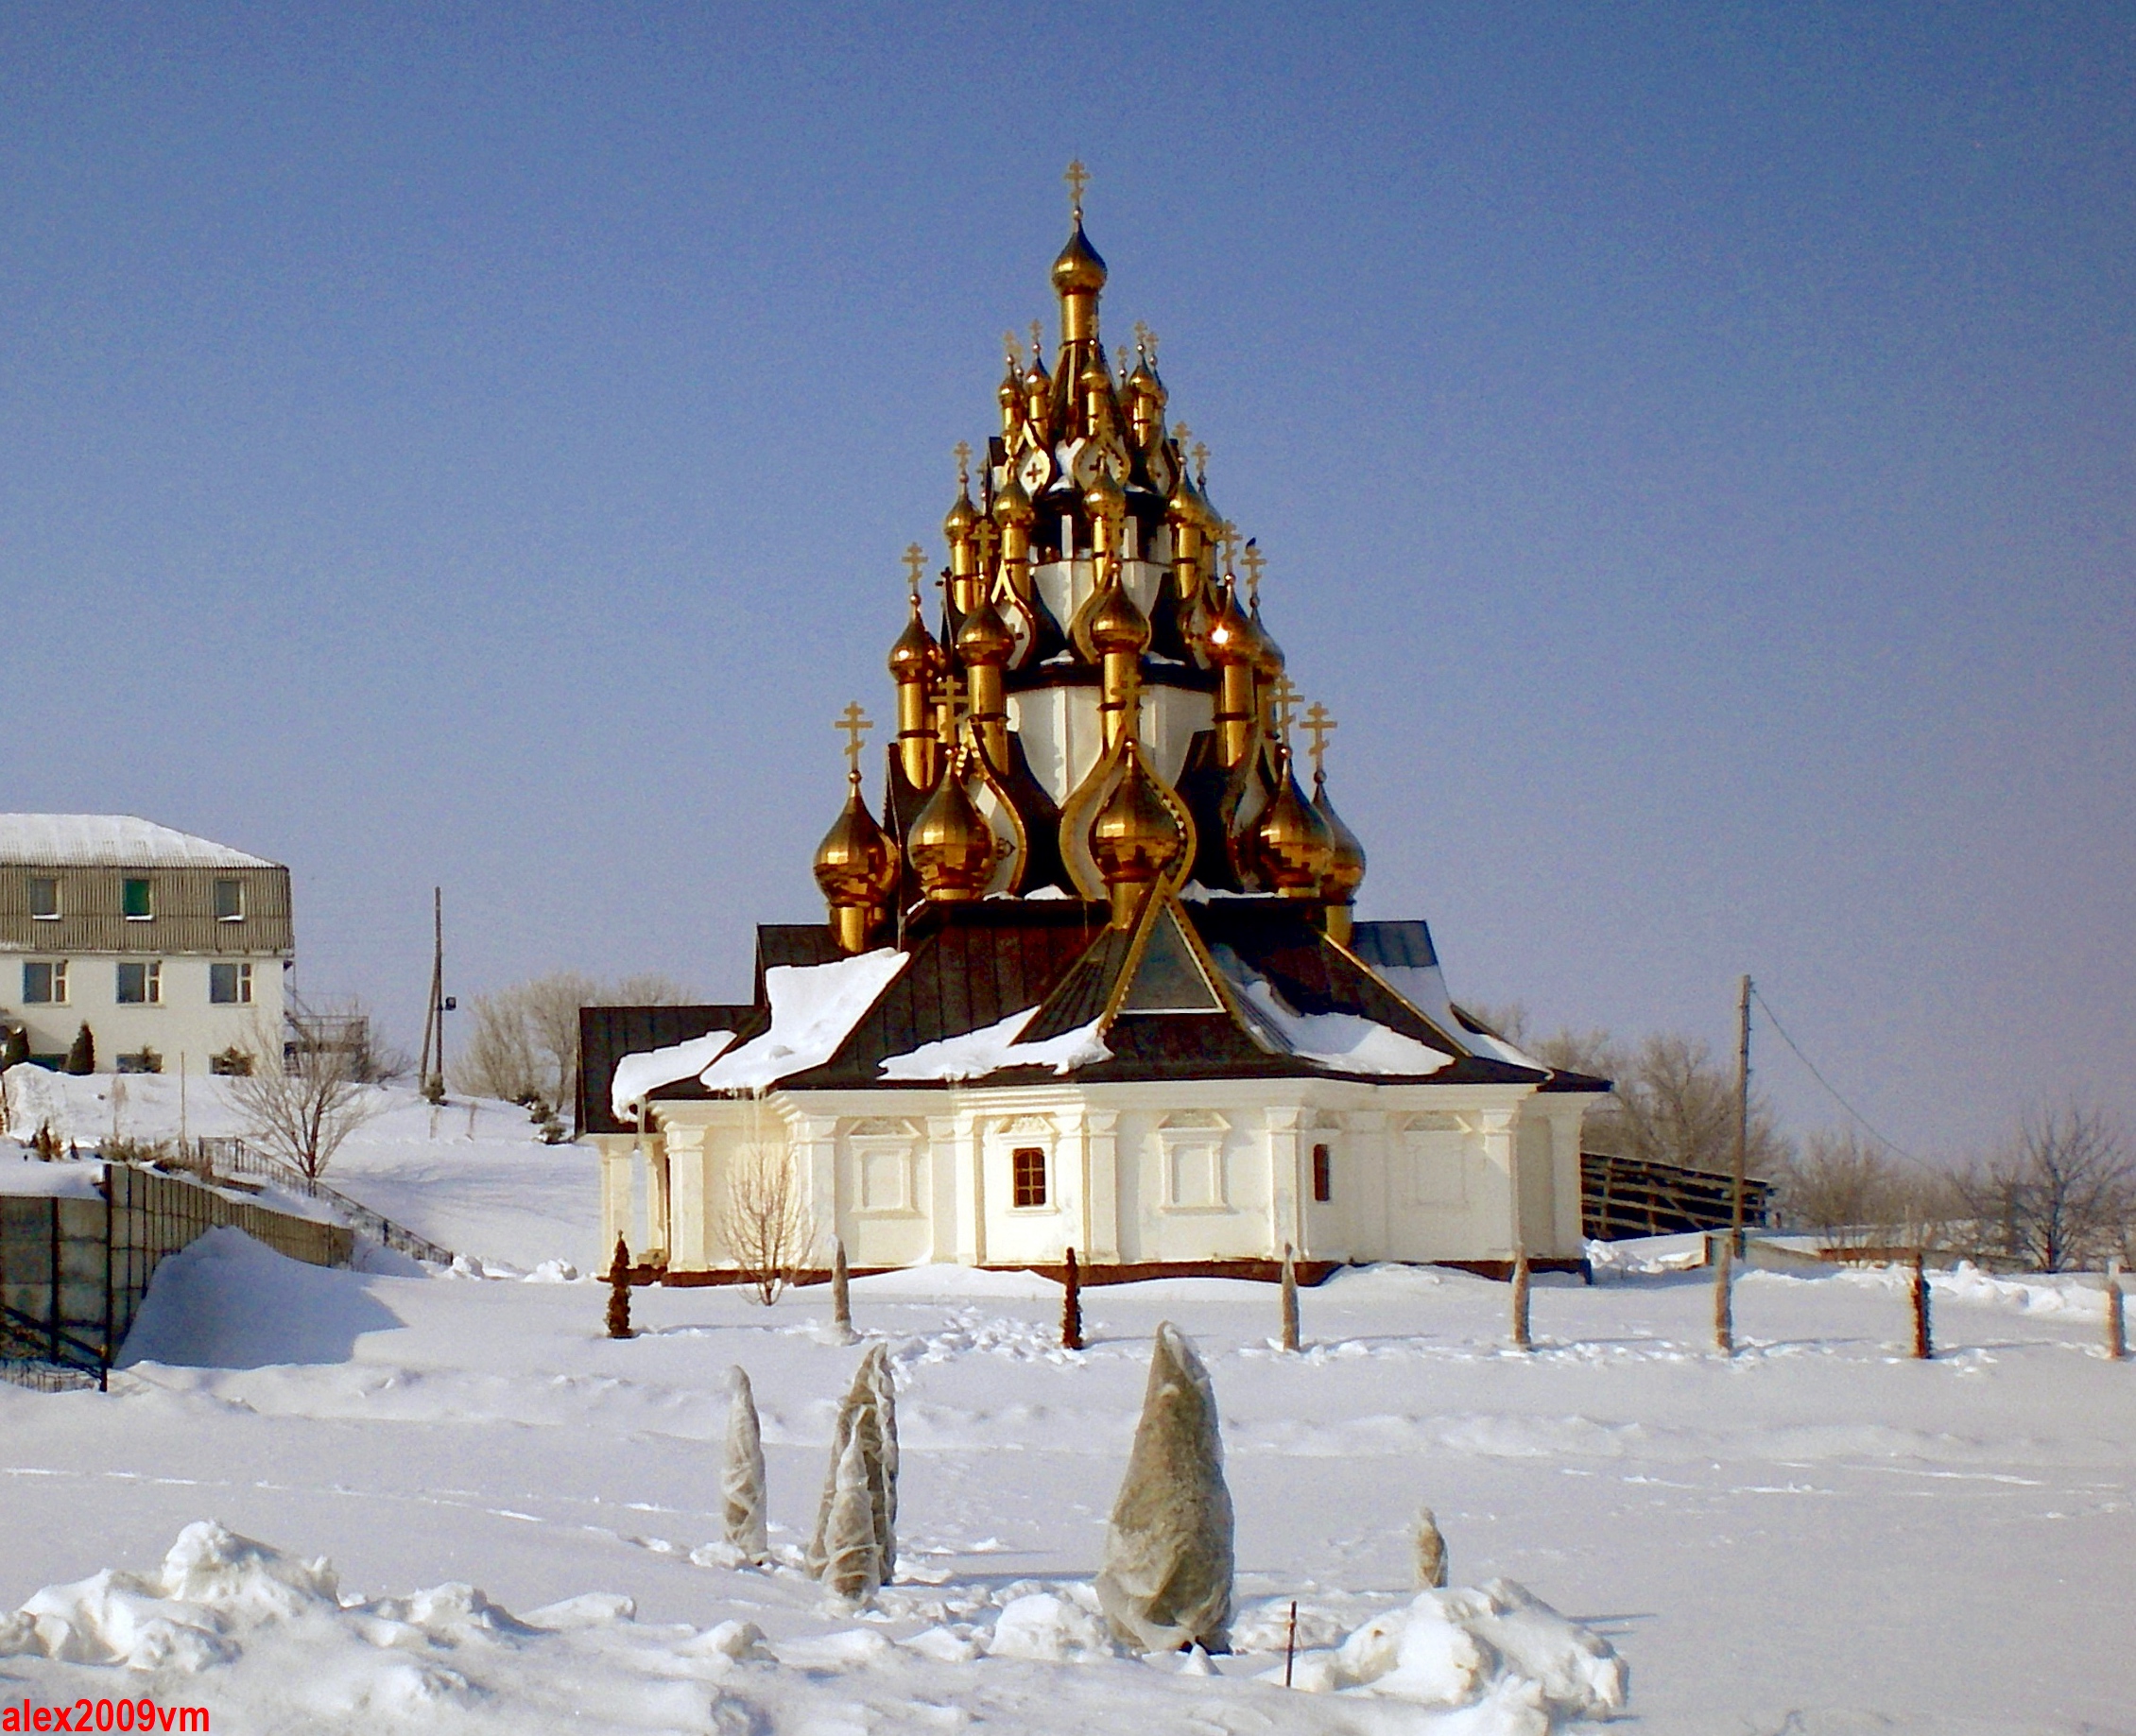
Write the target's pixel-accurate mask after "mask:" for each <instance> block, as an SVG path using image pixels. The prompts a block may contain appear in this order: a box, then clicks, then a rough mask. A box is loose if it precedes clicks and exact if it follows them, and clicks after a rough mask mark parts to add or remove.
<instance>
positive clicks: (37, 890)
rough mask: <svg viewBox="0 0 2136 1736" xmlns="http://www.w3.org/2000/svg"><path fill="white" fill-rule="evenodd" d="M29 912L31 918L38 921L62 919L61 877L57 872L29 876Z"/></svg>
mask: <svg viewBox="0 0 2136 1736" xmlns="http://www.w3.org/2000/svg"><path fill="white" fill-rule="evenodd" d="M29 914H30V918H31V920H33V921H38V922H57V921H58V920H60V877H59V876H58V875H57V874H32V875H31V876H30V877H29Z"/></svg>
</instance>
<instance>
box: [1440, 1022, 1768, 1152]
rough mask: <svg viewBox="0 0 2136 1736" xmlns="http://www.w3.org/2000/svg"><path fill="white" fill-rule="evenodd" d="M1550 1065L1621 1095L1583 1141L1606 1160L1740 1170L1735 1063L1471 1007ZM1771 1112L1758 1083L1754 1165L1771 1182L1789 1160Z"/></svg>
mask: <svg viewBox="0 0 2136 1736" xmlns="http://www.w3.org/2000/svg"><path fill="white" fill-rule="evenodd" d="M1472 1011H1473V1017H1474V1018H1475V1019H1476V1020H1477V1022H1478V1023H1481V1024H1483V1025H1485V1026H1487V1027H1488V1028H1490V1030H1493V1031H1497V1032H1499V1033H1501V1034H1503V1035H1504V1036H1505V1037H1506V1039H1507V1040H1508V1041H1510V1042H1513V1043H1515V1044H1517V1045H1519V1046H1520V1047H1521V1048H1522V1049H1524V1050H1525V1051H1526V1052H1527V1053H1528V1054H1530V1055H1532V1056H1534V1057H1535V1058H1536V1059H1537V1060H1539V1061H1541V1062H1542V1064H1543V1065H1544V1066H1546V1067H1555V1068H1559V1069H1561V1070H1563V1071H1565V1072H1569V1073H1585V1074H1593V1075H1594V1076H1595V1077H1597V1078H1603V1079H1609V1080H1611V1081H1612V1082H1613V1083H1614V1085H1615V1086H1616V1090H1615V1091H1613V1092H1612V1093H1611V1096H1610V1097H1608V1098H1607V1099H1605V1100H1604V1101H1603V1102H1601V1103H1598V1104H1596V1105H1595V1106H1594V1108H1593V1109H1590V1110H1589V1111H1588V1114H1587V1119H1586V1122H1585V1123H1584V1125H1583V1126H1582V1128H1581V1133H1580V1140H1581V1143H1582V1144H1583V1145H1584V1146H1585V1147H1586V1148H1587V1149H1588V1150H1589V1151H1593V1152H1596V1153H1599V1154H1602V1155H1604V1156H1608V1157H1615V1158H1636V1159H1639V1160H1642V1161H1644V1162H1648V1163H1673V1164H1676V1165H1678V1166H1680V1167H1681V1168H1684V1169H1697V1170H1706V1171H1709V1172H1711V1173H1713V1174H1715V1175H1726V1174H1727V1173H1729V1172H1730V1171H1731V1170H1732V1169H1733V1168H1734V1166H1735V1066H1734V1063H1733V1062H1732V1061H1724V1060H1719V1059H1716V1058H1715V1057H1714V1053H1713V1051H1712V1050H1711V1049H1710V1048H1708V1047H1707V1045H1706V1044H1705V1043H1703V1042H1700V1041H1697V1040H1696V1039H1693V1038H1689V1037H1681V1036H1676V1035H1673V1034H1669V1033H1662V1034H1661V1035H1658V1036H1652V1037H1647V1038H1644V1039H1642V1040H1640V1042H1639V1043H1638V1044H1637V1045H1636V1046H1628V1045H1626V1044H1625V1043H1623V1042H1621V1041H1619V1040H1617V1039H1616V1038H1614V1037H1612V1036H1611V1034H1610V1033H1609V1032H1608V1031H1602V1030H1593V1031H1574V1030H1569V1029H1568V1030H1559V1031H1557V1032H1555V1033H1553V1034H1551V1035H1550V1036H1547V1037H1546V1036H1543V1035H1542V1033H1541V1032H1539V1031H1536V1030H1534V1029H1533V1028H1532V1027H1531V1026H1530V1024H1529V1021H1528V1018H1527V1013H1526V1010H1525V1009H1524V1008H1523V1007H1521V1006H1508V1007H1500V1008H1487V1007H1477V1008H1473V1009H1472ZM1789 1150H1790V1148H1789V1145H1788V1142H1787V1141H1786V1139H1785V1138H1784V1137H1783V1135H1782V1133H1781V1131H1780V1128H1779V1126H1778V1124H1777V1122H1776V1121H1775V1120H1774V1117H1773V1113H1772V1109H1771V1106H1770V1105H1768V1104H1767V1103H1766V1101H1765V1099H1764V1097H1763V1096H1761V1095H1760V1094H1759V1092H1758V1091H1757V1090H1756V1089H1755V1087H1754V1085H1753V1089H1752V1091H1751V1093H1750V1145H1749V1150H1748V1154H1747V1156H1748V1163H1747V1167H1748V1170H1749V1173H1750V1174H1751V1175H1753V1176H1770V1175H1773V1174H1774V1173H1775V1172H1776V1171H1778V1170H1779V1169H1780V1168H1781V1167H1782V1165H1783V1163H1784V1162H1785V1161H1786V1160H1787V1158H1788V1156H1789Z"/></svg>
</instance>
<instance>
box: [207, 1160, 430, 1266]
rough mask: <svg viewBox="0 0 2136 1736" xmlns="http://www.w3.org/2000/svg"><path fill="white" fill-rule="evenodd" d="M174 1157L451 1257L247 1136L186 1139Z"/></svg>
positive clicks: (382, 1239)
mask: <svg viewBox="0 0 2136 1736" xmlns="http://www.w3.org/2000/svg"><path fill="white" fill-rule="evenodd" d="M179 1161H180V1162H181V1163H183V1164H185V1166H186V1167H188V1168H195V1169H197V1173H198V1174H199V1175H201V1176H202V1177H205V1178H207V1179H211V1180H213V1179H225V1180H231V1181H257V1182H264V1183H266V1184H267V1185H269V1186H272V1187H278V1188H282V1189H284V1190H285V1191H287V1192H289V1193H291V1194H301V1195H303V1196H304V1197H305V1198H306V1199H316V1200H318V1201H319V1202H320V1203H321V1204H323V1205H326V1206H329V1207H331V1208H332V1209H333V1210H334V1211H336V1212H339V1213H341V1215H342V1216H343V1217H344V1218H345V1219H346V1220H347V1221H348V1223H349V1225H350V1226H351V1227H352V1228H353V1229H357V1230H359V1231H361V1232H362V1233H363V1234H364V1235H367V1236H369V1237H370V1239H371V1240H372V1241H373V1242H376V1243H378V1244H380V1245H381V1246H386V1247H389V1248H392V1249H393V1250H394V1251H395V1252H396V1253H402V1254H405V1255H407V1256H408V1258H409V1259H411V1260H423V1261H428V1262H430V1263H434V1264H438V1265H450V1264H452V1263H453V1250H452V1249H451V1248H449V1247H444V1246H439V1244H438V1243H436V1242H433V1241H432V1240H431V1239H430V1238H429V1237H428V1236H424V1235H419V1234H417V1233H416V1232H415V1231H414V1230H412V1229H409V1228H408V1227H407V1226H406V1225H405V1224H396V1223H395V1222H394V1221H393V1220H392V1219H391V1218H389V1217H388V1216H387V1215H386V1214H385V1213H384V1212H374V1211H372V1210H371V1209H370V1207H369V1206H367V1205H365V1204H363V1203H362V1202H361V1201H360V1200H354V1199H351V1198H350V1197H349V1196H348V1195H346V1194H344V1193H342V1192H341V1191H340V1189H338V1188H336V1187H330V1186H329V1185H328V1184H327V1183H325V1182H323V1181H320V1180H318V1179H317V1178H315V1177H311V1176H307V1175H305V1174H304V1172H303V1171H302V1170H301V1169H299V1168H298V1167H297V1166H296V1165H295V1164H293V1163H288V1162H285V1161H284V1160H282V1159H280V1158H277V1157H272V1156H270V1155H269V1154H268V1153H267V1152H264V1151H262V1150H260V1149H259V1148H258V1147H257V1146H255V1145H253V1144H251V1143H249V1142H248V1141H245V1140H242V1139H236V1138H221V1139H198V1140H188V1141H186V1142H185V1143H184V1146H183V1148H182V1150H181V1156H180V1158H179Z"/></svg>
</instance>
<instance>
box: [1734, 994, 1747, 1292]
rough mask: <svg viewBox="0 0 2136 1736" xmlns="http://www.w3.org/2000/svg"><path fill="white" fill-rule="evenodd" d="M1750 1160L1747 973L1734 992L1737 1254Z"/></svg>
mask: <svg viewBox="0 0 2136 1736" xmlns="http://www.w3.org/2000/svg"><path fill="white" fill-rule="evenodd" d="M1749 1162H1750V978H1749V977H1748V975H1746V976H1745V977H1744V979H1743V982H1742V986H1741V987H1740V988H1738V989H1737V990H1736V994H1735V1206H1734V1212H1733V1224H1732V1232H1733V1233H1732V1236H1731V1241H1732V1245H1733V1247H1734V1251H1735V1253H1736V1254H1737V1255H1738V1256H1741V1254H1742V1253H1743V1252H1744V1247H1743V1195H1744V1186H1745V1176H1746V1175H1747V1173H1748V1168H1749Z"/></svg>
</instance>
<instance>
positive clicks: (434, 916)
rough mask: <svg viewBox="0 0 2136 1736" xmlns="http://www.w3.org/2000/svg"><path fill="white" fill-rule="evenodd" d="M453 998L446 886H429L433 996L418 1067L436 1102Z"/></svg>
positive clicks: (441, 1089) (427, 1010)
mask: <svg viewBox="0 0 2136 1736" xmlns="http://www.w3.org/2000/svg"><path fill="white" fill-rule="evenodd" d="M452 1007H453V999H452V997H451V996H450V995H448V994H446V992H445V889H444V887H442V886H432V887H431V888H430V996H429V1002H428V1005H426V1006H424V1007H423V1009H422V1061H421V1062H420V1063H419V1064H418V1066H417V1068H416V1074H417V1077H418V1079H419V1081H420V1082H421V1084H422V1094H423V1095H424V1096H426V1097H428V1098H429V1099H430V1101H431V1102H433V1103H439V1102H442V1101H443V1100H444V1095H445V1015H446V1014H447V1013H448V1012H450V1011H451V1010H452Z"/></svg>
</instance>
